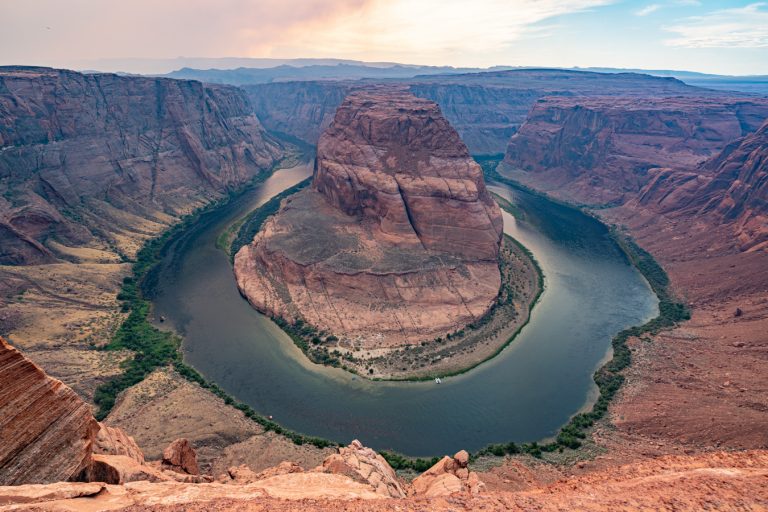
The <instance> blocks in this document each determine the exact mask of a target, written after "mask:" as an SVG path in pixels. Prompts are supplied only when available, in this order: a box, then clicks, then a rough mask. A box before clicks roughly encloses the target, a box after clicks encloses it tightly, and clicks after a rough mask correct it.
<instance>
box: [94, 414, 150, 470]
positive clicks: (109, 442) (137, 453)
mask: <svg viewBox="0 0 768 512" xmlns="http://www.w3.org/2000/svg"><path fill="white" fill-rule="evenodd" d="M99 426H100V427H101V428H100V429H99V432H98V433H97V434H96V441H95V443H94V445H93V453H98V454H102V455H125V456H126V457H130V458H131V459H133V460H135V461H136V462H138V463H139V464H144V453H143V452H142V451H141V448H139V445H137V444H136V441H135V440H134V439H133V438H132V437H131V436H129V435H128V434H127V433H126V432H125V431H124V430H123V429H121V428H117V427H109V426H107V425H104V424H102V423H100V424H99Z"/></svg>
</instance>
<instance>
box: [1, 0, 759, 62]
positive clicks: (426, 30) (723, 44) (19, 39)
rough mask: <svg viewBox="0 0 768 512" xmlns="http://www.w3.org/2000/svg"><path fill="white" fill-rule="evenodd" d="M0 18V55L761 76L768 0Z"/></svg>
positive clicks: (230, 4) (57, 5)
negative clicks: (333, 61)
mask: <svg viewBox="0 0 768 512" xmlns="http://www.w3.org/2000/svg"><path fill="white" fill-rule="evenodd" d="M0 19H1V20H2V29H0V65H9V64H27V65H46V66H53V67H64V68H71V69H99V70H102V71H130V72H147V73H150V72H160V71H170V70H171V69H170V68H173V67H178V62H161V61H160V60H161V59H173V58H176V57H180V56H186V57H210V58H219V57H253V58H264V57H268V58H299V57H317V58H329V57H333V58H344V59H356V60H364V61H387V62H402V63H409V64H428V65H450V66H457V67H459V66H462V67H489V66H494V65H504V66H552V67H576V66H578V67H590V66H597V67H619V68H642V69H675V70H690V71H702V72H708V73H718V74H733V75H748V74H768V1H766V2H760V1H754V0H746V1H740V0H728V1H723V0H711V1H709V0H647V1H641V0H130V1H117V0H116V1H112V0H0ZM127 59H132V60H130V61H129V60H127ZM163 67H169V69H164V70H161V69H159V68H163ZM128 68H132V69H128Z"/></svg>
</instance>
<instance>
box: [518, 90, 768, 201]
mask: <svg viewBox="0 0 768 512" xmlns="http://www.w3.org/2000/svg"><path fill="white" fill-rule="evenodd" d="M766 117H768V100H766V99H762V98H753V97H750V98H734V97H716V96H701V97H694V96H687V97H675V98H609V97H594V98H588V97H587V98H579V97H573V98H558V97H549V98H545V99H542V100H540V101H538V102H537V103H536V104H535V105H534V107H533V109H532V110H531V112H530V114H529V116H528V118H527V120H526V122H525V124H524V125H523V126H521V128H520V130H519V131H518V132H517V133H516V134H515V135H514V136H512V138H511V139H510V142H509V146H508V147H507V152H506V156H505V160H504V162H505V166H506V167H507V168H509V169H514V170H517V172H516V174H515V177H516V179H520V180H522V181H524V182H525V183H528V184H530V185H532V186H534V187H537V188H540V189H545V190H551V191H556V192H557V191H562V192H563V195H564V196H567V197H568V198H570V199H575V200H577V201H582V202H586V203H592V204H594V203H606V202H613V201H623V200H627V199H630V198H632V197H634V195H635V194H636V193H637V192H638V191H639V190H640V189H641V188H642V187H643V186H644V185H645V184H646V183H647V182H648V181H649V176H648V170H649V169H651V168H656V167H674V168H692V167H695V166H696V165H698V164H700V163H702V162H704V161H705V160H706V159H707V158H709V157H712V156H713V155H716V154H717V153H718V152H720V151H721V150H723V149H724V148H725V147H726V146H727V145H728V144H729V143H730V142H731V141H733V140H734V139H736V138H738V137H742V136H744V135H746V134H747V133H749V132H750V131H752V130H755V129H757V128H758V127H759V126H760V125H761V124H762V123H763V121H764V120H765V118H766Z"/></svg>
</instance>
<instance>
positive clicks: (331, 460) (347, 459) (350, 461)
mask: <svg viewBox="0 0 768 512" xmlns="http://www.w3.org/2000/svg"><path fill="white" fill-rule="evenodd" d="M314 471H315V472H322V473H333V474H338V475H344V476H348V477H350V478H351V479H353V480H355V481H357V482H361V483H366V484H368V485H370V486H371V487H373V489H374V490H375V491H376V493H378V494H381V495H384V496H389V497H392V498H404V497H405V495H406V493H405V491H404V490H403V487H402V486H401V485H400V482H399V481H398V479H397V475H396V474H395V471H394V470H393V469H392V467H391V466H390V465H389V463H387V461H386V460H385V459H384V457H382V456H381V455H379V454H378V453H376V452H375V451H374V450H372V449H371V448H367V447H365V446H363V445H362V443H361V442H360V441H358V440H357V439H355V440H354V441H352V443H351V444H350V445H349V446H347V447H345V448H339V453H336V454H333V455H331V456H329V457H328V458H327V459H325V461H323V465H322V466H320V467H318V468H316V469H315V470H314Z"/></svg>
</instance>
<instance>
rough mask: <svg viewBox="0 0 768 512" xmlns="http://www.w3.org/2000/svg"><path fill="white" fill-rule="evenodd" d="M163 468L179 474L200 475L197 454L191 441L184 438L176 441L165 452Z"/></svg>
mask: <svg viewBox="0 0 768 512" xmlns="http://www.w3.org/2000/svg"><path fill="white" fill-rule="evenodd" d="M162 467H163V469H169V470H171V471H175V472H177V473H186V474H188V475H199V474H200V467H199V466H198V465H197V454H196V453H195V450H194V449H193V448H192V445H191V444H189V441H187V440H186V439H184V438H181V439H177V440H175V441H174V442H172V443H171V444H170V445H168V447H167V448H166V449H165V450H163V460H162Z"/></svg>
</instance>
